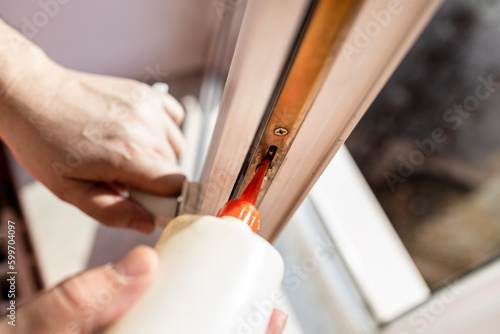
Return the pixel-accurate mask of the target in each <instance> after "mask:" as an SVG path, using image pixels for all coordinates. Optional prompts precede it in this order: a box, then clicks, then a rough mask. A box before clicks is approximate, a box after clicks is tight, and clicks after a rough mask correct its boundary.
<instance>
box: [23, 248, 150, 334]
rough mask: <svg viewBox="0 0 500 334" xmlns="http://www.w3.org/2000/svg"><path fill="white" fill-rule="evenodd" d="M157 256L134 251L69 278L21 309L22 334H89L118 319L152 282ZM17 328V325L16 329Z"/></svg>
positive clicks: (147, 252)
mask: <svg viewBox="0 0 500 334" xmlns="http://www.w3.org/2000/svg"><path fill="white" fill-rule="evenodd" d="M157 266H158V257H157V254H156V252H155V251H154V250H153V249H152V248H149V247H144V246H140V247H137V248H135V249H133V250H132V251H131V252H130V253H128V254H127V255H126V256H125V257H124V258H122V259H121V260H119V261H118V262H116V263H114V264H111V265H106V266H103V267H99V268H96V269H93V270H90V271H87V272H84V273H82V274H79V275H77V276H75V277H73V278H70V279H68V280H66V281H64V282H63V283H61V284H60V285H58V286H56V287H55V288H54V289H52V290H50V291H48V292H46V293H44V294H42V295H40V296H38V297H37V298H36V299H35V300H33V301H31V302H29V303H27V304H25V305H24V306H22V307H21V308H20V309H19V319H25V321H19V327H21V328H19V327H18V329H19V330H20V331H19V332H16V333H22V334H25V333H26V334H27V333H30V334H38V333H40V334H41V333H43V334H56V333H81V334H90V333H93V332H94V331H96V330H99V329H102V328H104V327H106V326H108V325H110V324H111V323H112V322H113V321H115V320H116V319H118V318H119V317H120V315H122V314H123V313H124V312H125V311H126V310H127V309H128V308H129V307H130V306H131V305H132V304H133V303H134V302H135V301H136V300H137V299H138V297H139V296H140V295H141V294H142V293H143V291H144V290H145V289H146V288H147V287H148V285H149V283H150V282H151V280H152V278H153V276H154V273H155V272H156V268H157ZM16 327H17V326H16Z"/></svg>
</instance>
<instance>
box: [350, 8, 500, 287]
mask: <svg viewBox="0 0 500 334" xmlns="http://www.w3.org/2000/svg"><path fill="white" fill-rule="evenodd" d="M499 69H500V1H489V0H480V1H462V0H456V1H451V0H450V1H446V2H445V3H444V5H443V6H442V8H441V9H440V10H439V12H438V14H437V15H436V17H435V18H434V19H433V20H432V22H431V23H430V24H429V26H428V27H427V28H426V30H425V31H424V33H423V34H422V36H421V37H420V38H419V40H418V41H417V43H416V44H415V45H414V46H413V48H412V50H411V51H410V53H409V54H408V56H407V57H406V58H405V59H404V61H403V62H402V63H401V65H400V66H399V68H398V69H397V71H396V72H395V73H394V75H393V76H392V78H391V79H390V80H389V82H388V83H387V85H386V86H385V87H384V89H383V90H382V91H381V93H380V94H379V96H378V97H377V99H376V101H375V102H374V103H373V105H372V106H371V107H370V109H369V110H368V112H367V113H366V115H365V116H364V117H363V119H362V120H361V122H360V123H359V125H358V126H357V128H356V129H355V130H354V132H353V133H352V135H351V136H350V137H349V139H348V141H347V147H348V148H349V150H350V152H351V154H352V155H353V157H354V159H355V160H356V162H357V164H358V165H359V167H360V169H361V170H362V172H363V174H364V176H365V178H366V179H367V181H368V182H369V184H370V186H371V188H372V190H373V191H374V193H375V194H376V196H377V198H378V200H379V201H380V203H381V205H382V206H383V208H384V210H385V211H386V213H387V215H388V217H389V218H390V220H391V222H392V224H393V225H394V227H395V229H396V230H397V232H398V234H399V236H400V237H401V239H402V241H403V242H404V244H405V246H406V247H407V249H408V251H409V253H410V254H411V256H412V258H413V260H414V261H415V263H416V265H417V266H418V268H419V270H420V271H421V273H422V275H423V277H424V278H425V280H426V282H427V283H428V284H429V286H430V287H431V288H433V289H434V288H437V287H439V286H442V285H443V284H444V283H446V282H447V281H449V280H450V279H453V278H454V277H457V276H458V275H461V274H463V273H465V272H467V271H469V270H472V269H474V268H475V267H477V266H478V265H479V264H481V263H484V262H485V261H488V260H490V259H492V258H493V257H496V256H497V255H498V254H500V214H499V213H500V154H499V153H500V151H499V149H500V130H499V129H500V110H499V109H500V98H499V97H500V94H498V91H500V70H499Z"/></svg>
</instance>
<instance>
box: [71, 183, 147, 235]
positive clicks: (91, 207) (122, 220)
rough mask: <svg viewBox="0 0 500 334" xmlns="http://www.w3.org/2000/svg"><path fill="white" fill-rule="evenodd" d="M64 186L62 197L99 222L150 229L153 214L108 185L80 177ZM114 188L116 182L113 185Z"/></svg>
mask: <svg viewBox="0 0 500 334" xmlns="http://www.w3.org/2000/svg"><path fill="white" fill-rule="evenodd" d="M67 182H71V184H68V185H67V187H66V188H65V189H66V190H65V194H64V195H63V196H62V198H63V199H64V200H66V201H67V202H69V203H71V204H73V205H75V206H76V207H78V208H79V209H80V210H82V211H83V212H85V213H86V214H88V215H89V216H91V217H93V218H95V219H96V220H98V221H100V222H101V223H103V224H105V225H108V226H114V227H127V228H132V229H135V230H139V231H141V232H145V233H151V232H152V231H153V230H154V217H153V216H152V215H151V214H150V213H149V212H148V211H147V210H146V209H145V208H143V207H142V206H141V205H140V204H139V203H137V202H135V201H133V200H132V199H130V198H126V196H123V195H124V194H122V196H120V195H119V194H118V193H117V192H116V191H113V189H111V188H110V186H108V185H106V184H102V183H93V182H87V181H80V180H67ZM113 188H116V184H115V185H113Z"/></svg>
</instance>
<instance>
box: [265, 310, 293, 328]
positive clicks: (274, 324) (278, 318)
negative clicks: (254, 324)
mask: <svg viewBox="0 0 500 334" xmlns="http://www.w3.org/2000/svg"><path fill="white" fill-rule="evenodd" d="M287 320H288V315H287V314H286V313H285V312H283V311H281V310H278V309H274V310H273V313H272V314H271V319H270V320H269V325H268V327H267V331H266V334H281V333H283V330H284V329H285V326H286V321H287Z"/></svg>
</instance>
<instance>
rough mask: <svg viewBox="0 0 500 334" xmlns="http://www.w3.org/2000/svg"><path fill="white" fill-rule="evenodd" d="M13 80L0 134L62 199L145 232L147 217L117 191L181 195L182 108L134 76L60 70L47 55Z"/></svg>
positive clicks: (148, 225) (105, 219)
mask: <svg viewBox="0 0 500 334" xmlns="http://www.w3.org/2000/svg"><path fill="white" fill-rule="evenodd" d="M20 77H21V78H19V79H17V78H16V80H12V81H11V84H10V85H9V87H8V89H7V92H8V94H6V96H5V97H4V100H5V101H4V103H3V106H2V107H3V109H4V111H3V115H2V122H1V124H0V135H1V137H2V139H3V140H4V141H5V142H6V144H7V146H8V147H9V148H10V149H11V151H12V152H13V154H14V156H15V157H16V159H17V160H18V161H19V162H20V163H21V164H22V165H23V166H24V167H25V168H26V169H27V171H28V172H30V174H32V175H33V176H34V177H35V178H36V179H38V180H39V181H40V182H42V183H43V184H44V185H45V186H47V187H48V188H49V189H50V190H51V191H52V192H54V193H55V194H56V195H57V196H58V197H60V198H61V199H63V200H65V201H67V202H69V203H71V204H73V205H75V206H77V207H78V208H80V209H81V210H82V211H84V212H85V213H87V214H88V215H90V216H91V217H93V218H95V219H97V220H99V221H100V222H102V223H104V224H106V225H111V226H118V227H130V228H134V229H137V230H140V231H143V232H150V231H152V230H153V228H154V223H153V217H152V216H151V214H150V213H149V212H147V211H146V209H144V208H143V207H142V206H141V205H140V204H139V203H137V202H135V201H133V200H132V199H130V198H126V196H120V193H122V194H123V193H124V192H125V193H126V192H127V191H126V190H127V187H128V186H133V187H136V188H139V189H141V190H144V191H147V192H151V193H154V194H158V195H176V194H179V193H180V190H181V187H182V183H183V181H184V179H185V176H184V174H183V172H182V170H181V169H180V167H179V166H178V165H177V156H179V155H180V153H181V151H182V148H183V145H184V139H183V136H182V133H181V132H180V130H179V128H178V124H179V123H180V122H181V121H182V119H183V115H184V111H183V108H182V107H181V105H180V104H179V103H178V102H177V101H176V100H175V99H174V98H173V97H172V96H170V95H167V94H163V93H160V92H157V91H156V90H154V89H152V88H151V87H149V86H147V85H145V84H142V83H140V82H137V81H134V80H128V79H121V78H114V77H107V76H100V75H92V74H86V73H81V72H76V71H71V70H67V69H64V68H62V67H60V66H58V65H56V64H54V63H53V62H51V61H49V60H47V61H46V62H45V64H44V65H43V66H39V67H38V68H37V70H36V71H32V72H31V73H29V74H27V75H23V76H20Z"/></svg>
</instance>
